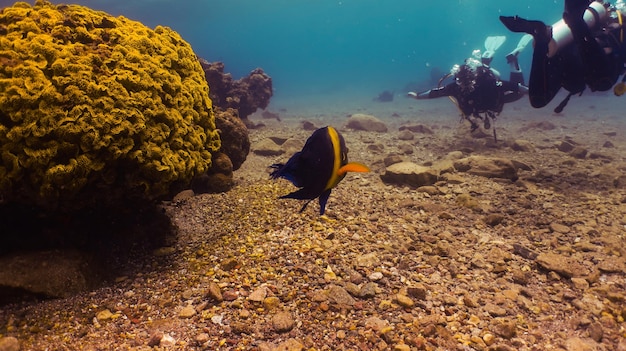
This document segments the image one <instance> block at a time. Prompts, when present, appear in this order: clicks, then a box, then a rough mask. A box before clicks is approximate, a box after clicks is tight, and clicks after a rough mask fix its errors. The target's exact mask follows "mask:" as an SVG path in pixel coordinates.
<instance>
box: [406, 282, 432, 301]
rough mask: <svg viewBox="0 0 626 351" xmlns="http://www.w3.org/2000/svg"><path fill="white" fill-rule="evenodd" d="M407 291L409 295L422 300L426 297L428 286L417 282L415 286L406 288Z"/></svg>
mask: <svg viewBox="0 0 626 351" xmlns="http://www.w3.org/2000/svg"><path fill="white" fill-rule="evenodd" d="M406 292H407V294H408V295H409V296H411V297H413V298H416V299H418V300H420V301H422V300H425V299H426V293H427V290H426V287H425V286H424V285H423V284H416V285H414V286H410V287H408V288H407V289H406Z"/></svg>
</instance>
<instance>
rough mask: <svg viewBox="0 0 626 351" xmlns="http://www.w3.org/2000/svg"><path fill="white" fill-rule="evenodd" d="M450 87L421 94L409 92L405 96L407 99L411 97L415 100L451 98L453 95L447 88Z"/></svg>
mask: <svg viewBox="0 0 626 351" xmlns="http://www.w3.org/2000/svg"><path fill="white" fill-rule="evenodd" d="M449 86H450V85H446V86H444V87H439V88H433V89H429V90H426V91H423V92H421V93H415V92H412V91H411V92H409V93H408V94H407V96H408V97H412V98H414V99H416V100H425V99H436V98H440V97H443V96H451V95H453V94H452V92H451V89H450V88H448V87H449Z"/></svg>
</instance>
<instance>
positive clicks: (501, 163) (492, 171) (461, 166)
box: [454, 156, 517, 180]
mask: <svg viewBox="0 0 626 351" xmlns="http://www.w3.org/2000/svg"><path fill="white" fill-rule="evenodd" d="M454 168H455V169H456V170H457V171H459V172H467V173H469V174H473V175H477V176H481V177H486V178H504V179H511V180H516V179H517V168H516V167H515V165H514V163H513V162H512V161H511V160H509V159H505V158H497V157H483V156H470V157H466V158H462V159H460V160H456V161H455V162H454Z"/></svg>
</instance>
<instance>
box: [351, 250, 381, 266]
mask: <svg viewBox="0 0 626 351" xmlns="http://www.w3.org/2000/svg"><path fill="white" fill-rule="evenodd" d="M379 263H380V259H379V258H378V254H377V253H375V252H370V253H367V254H364V255H361V256H358V257H357V258H356V265H357V266H358V267H372V266H375V265H378V264H379Z"/></svg>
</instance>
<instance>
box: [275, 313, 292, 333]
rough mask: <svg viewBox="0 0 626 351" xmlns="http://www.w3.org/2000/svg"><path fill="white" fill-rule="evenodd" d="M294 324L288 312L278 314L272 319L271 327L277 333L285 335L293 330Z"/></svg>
mask: <svg viewBox="0 0 626 351" xmlns="http://www.w3.org/2000/svg"><path fill="white" fill-rule="evenodd" d="M295 325H296V322H295V321H294V320H293V317H291V313H289V312H278V313H276V314H275V315H274V317H272V326H273V327H274V330H275V331H276V332H278V333H286V332H288V331H290V330H291V329H293V327H294V326H295Z"/></svg>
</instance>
